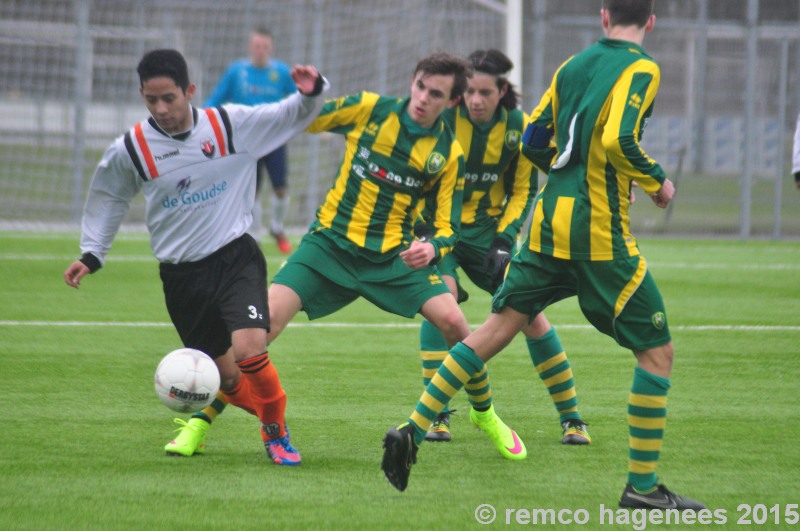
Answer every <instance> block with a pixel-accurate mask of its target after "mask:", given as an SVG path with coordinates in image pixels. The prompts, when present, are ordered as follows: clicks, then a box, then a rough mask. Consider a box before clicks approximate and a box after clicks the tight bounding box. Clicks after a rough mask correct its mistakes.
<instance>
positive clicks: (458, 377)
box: [408, 343, 488, 444]
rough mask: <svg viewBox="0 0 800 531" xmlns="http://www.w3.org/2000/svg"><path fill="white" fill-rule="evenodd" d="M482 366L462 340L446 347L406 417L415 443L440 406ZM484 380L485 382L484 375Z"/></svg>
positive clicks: (422, 436) (424, 432) (421, 437)
mask: <svg viewBox="0 0 800 531" xmlns="http://www.w3.org/2000/svg"><path fill="white" fill-rule="evenodd" d="M485 368H486V366H485V364H484V363H483V361H482V360H481V359H480V358H479V357H478V355H477V354H475V352H474V351H473V350H472V349H471V348H469V347H468V346H466V345H465V344H463V343H457V344H456V345H455V346H454V347H453V348H451V349H450V353H449V354H448V356H447V357H446V358H445V360H444V361H443V362H442V366H441V367H439V370H438V371H436V374H434V375H433V377H432V378H431V381H430V383H429V384H428V386H427V387H426V388H425V391H424V392H423V393H422V396H421V397H420V399H419V402H418V403H417V407H416V408H415V409H414V412H413V413H412V414H411V416H410V417H409V419H408V421H409V422H410V423H411V424H412V425H413V426H414V440H415V442H416V443H417V444H422V441H423V440H425V434H426V433H427V432H428V429H429V428H430V426H431V423H433V420H434V419H435V418H436V415H438V414H439V413H441V412H442V410H444V408H445V406H447V404H448V403H449V402H450V399H451V398H453V396H455V394H456V393H457V392H458V390H459V389H461V388H462V387H464V384H465V383H467V382H468V381H469V380H470V379H472V377H473V376H477V375H478V374H480V373H481V372H482V371H484V370H485ZM486 380H487V384H488V376H487V377H486Z"/></svg>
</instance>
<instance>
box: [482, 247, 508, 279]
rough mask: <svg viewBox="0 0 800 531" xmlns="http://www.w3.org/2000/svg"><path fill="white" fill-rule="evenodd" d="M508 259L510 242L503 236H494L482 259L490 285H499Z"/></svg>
mask: <svg viewBox="0 0 800 531" xmlns="http://www.w3.org/2000/svg"><path fill="white" fill-rule="evenodd" d="M510 261H511V244H509V243H508V242H507V241H506V240H504V239H503V238H495V239H494V241H493V242H492V246H491V247H490V248H489V252H488V253H486V257H484V259H483V271H484V272H485V273H486V275H487V276H488V277H489V280H490V281H491V283H492V286H499V285H500V283H501V282H502V281H503V277H504V276H505V274H506V267H508V263H509V262H510Z"/></svg>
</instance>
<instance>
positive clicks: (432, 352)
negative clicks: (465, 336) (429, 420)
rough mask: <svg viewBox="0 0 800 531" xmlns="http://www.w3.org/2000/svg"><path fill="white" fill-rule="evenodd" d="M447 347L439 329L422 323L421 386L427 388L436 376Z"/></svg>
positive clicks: (420, 337) (420, 345)
mask: <svg viewBox="0 0 800 531" xmlns="http://www.w3.org/2000/svg"><path fill="white" fill-rule="evenodd" d="M448 350H449V347H448V346H447V341H445V339H444V336H443V335H442V333H441V332H439V329H438V328H436V327H435V326H433V325H432V324H431V323H430V321H428V320H424V321H422V326H421V327H420V329H419V357H420V361H421V362H422V386H423V387H428V384H429V383H431V378H433V375H434V374H436V371H438V370H439V367H441V365H442V362H443V361H444V359H445V358H446V357H447V353H448ZM448 409H449V408H448V407H447V406H445V408H444V409H443V410H442V412H443V413H446V412H447V411H448Z"/></svg>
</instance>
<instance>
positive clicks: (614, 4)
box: [603, 0, 655, 28]
mask: <svg viewBox="0 0 800 531" xmlns="http://www.w3.org/2000/svg"><path fill="white" fill-rule="evenodd" d="M654 4H655V0H603V9H605V10H606V11H608V15H609V22H610V23H611V25H612V26H634V25H635V26H636V27H638V28H643V27H644V26H645V24H647V20H648V19H649V18H650V15H652V14H653V7H654Z"/></svg>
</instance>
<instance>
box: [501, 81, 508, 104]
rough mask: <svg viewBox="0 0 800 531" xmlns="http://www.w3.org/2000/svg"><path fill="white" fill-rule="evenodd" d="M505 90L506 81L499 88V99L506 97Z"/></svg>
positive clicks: (506, 90)
mask: <svg viewBox="0 0 800 531" xmlns="http://www.w3.org/2000/svg"><path fill="white" fill-rule="evenodd" d="M506 92H508V83H503V87H502V88H501V89H500V99H501V100H502V99H503V98H505V97H506Z"/></svg>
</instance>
